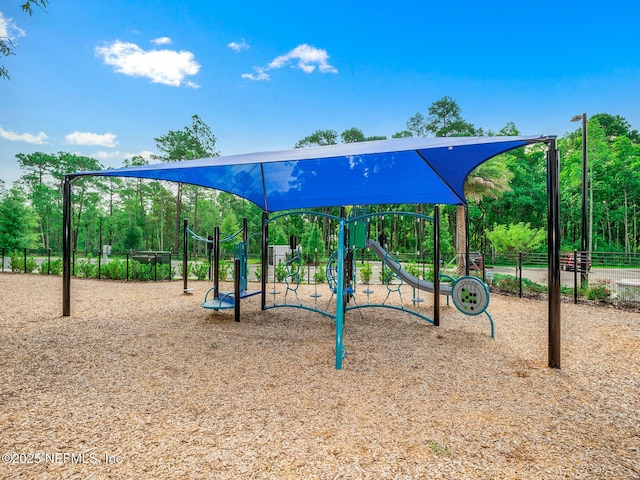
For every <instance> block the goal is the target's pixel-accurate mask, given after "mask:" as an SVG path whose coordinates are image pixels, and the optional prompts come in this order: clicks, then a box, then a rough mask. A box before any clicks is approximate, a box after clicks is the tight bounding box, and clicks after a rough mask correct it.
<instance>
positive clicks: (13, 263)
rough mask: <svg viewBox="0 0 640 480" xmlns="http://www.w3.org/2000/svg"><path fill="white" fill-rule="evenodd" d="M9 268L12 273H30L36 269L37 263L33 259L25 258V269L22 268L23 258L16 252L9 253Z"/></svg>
mask: <svg viewBox="0 0 640 480" xmlns="http://www.w3.org/2000/svg"><path fill="white" fill-rule="evenodd" d="M9 268H10V269H11V271H12V272H14V273H17V272H26V273H31V272H34V271H35V270H37V269H38V263H37V262H36V259H35V258H33V257H29V258H27V268H26V269H25V268H24V256H23V255H22V254H20V253H19V252H17V251H13V252H11V256H10V257H9Z"/></svg>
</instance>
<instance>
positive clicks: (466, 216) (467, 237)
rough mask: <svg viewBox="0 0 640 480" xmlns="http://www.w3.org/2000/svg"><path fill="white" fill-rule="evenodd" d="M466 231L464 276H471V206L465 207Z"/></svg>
mask: <svg viewBox="0 0 640 480" xmlns="http://www.w3.org/2000/svg"><path fill="white" fill-rule="evenodd" d="M464 229H465V236H464V238H465V244H464V252H465V253H464V274H465V275H466V276H469V263H470V262H471V255H469V244H470V242H469V205H465V206H464Z"/></svg>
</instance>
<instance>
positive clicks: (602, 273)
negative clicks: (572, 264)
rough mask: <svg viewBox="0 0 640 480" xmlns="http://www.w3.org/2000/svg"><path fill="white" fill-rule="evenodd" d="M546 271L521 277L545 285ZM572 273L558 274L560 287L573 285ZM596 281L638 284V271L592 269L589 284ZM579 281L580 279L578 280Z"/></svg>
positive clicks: (496, 270) (502, 270)
mask: <svg viewBox="0 0 640 480" xmlns="http://www.w3.org/2000/svg"><path fill="white" fill-rule="evenodd" d="M491 270H492V271H493V273H501V274H505V275H517V271H516V269H515V267H494V268H492V269H491ZM547 273H548V272H547V269H546V268H525V269H523V270H522V276H523V277H524V278H528V279H529V280H531V281H533V282H536V283H539V284H541V285H547V277H548V275H547ZM573 275H574V274H573V272H564V271H563V272H560V283H561V284H562V285H569V286H572V285H573V283H574V278H573ZM597 280H603V281H606V282H611V283H612V284H613V283H615V282H616V281H625V280H628V281H635V282H640V269H635V268H634V269H630V268H592V269H591V271H590V272H589V283H594V282H595V281H597ZM578 281H580V278H578Z"/></svg>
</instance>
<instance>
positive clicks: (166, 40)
mask: <svg viewBox="0 0 640 480" xmlns="http://www.w3.org/2000/svg"><path fill="white" fill-rule="evenodd" d="M151 43H153V44H155V45H171V44H172V43H173V41H172V40H171V39H170V38H169V37H158V38H154V39H153V40H151Z"/></svg>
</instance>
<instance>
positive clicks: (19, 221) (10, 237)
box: [0, 187, 38, 252]
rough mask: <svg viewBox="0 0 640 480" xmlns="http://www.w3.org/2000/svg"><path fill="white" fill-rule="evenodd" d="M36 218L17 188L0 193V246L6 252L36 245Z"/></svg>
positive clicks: (22, 193) (21, 192) (24, 196)
mask: <svg viewBox="0 0 640 480" xmlns="http://www.w3.org/2000/svg"><path fill="white" fill-rule="evenodd" d="M37 242H38V234H37V216H36V214H35V212H34V211H33V210H32V209H31V208H30V207H29V206H28V204H27V198H26V195H25V194H24V192H23V191H21V190H20V189H19V188H16V187H14V188H12V189H11V190H9V191H8V192H7V191H2V192H1V193H0V246H2V247H5V248H6V249H7V251H8V252H11V251H13V250H16V249H22V248H33V247H34V246H35V245H37Z"/></svg>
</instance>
